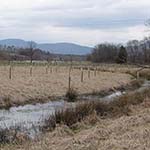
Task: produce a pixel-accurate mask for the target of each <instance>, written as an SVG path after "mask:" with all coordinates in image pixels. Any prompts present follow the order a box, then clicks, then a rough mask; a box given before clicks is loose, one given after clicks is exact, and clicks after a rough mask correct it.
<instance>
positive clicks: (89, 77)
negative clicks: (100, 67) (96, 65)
mask: <svg viewBox="0 0 150 150" xmlns="http://www.w3.org/2000/svg"><path fill="white" fill-rule="evenodd" d="M88 78H89V79H90V67H89V68H88Z"/></svg>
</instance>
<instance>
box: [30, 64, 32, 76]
mask: <svg viewBox="0 0 150 150" xmlns="http://www.w3.org/2000/svg"><path fill="white" fill-rule="evenodd" d="M30 76H32V65H31V66H30Z"/></svg>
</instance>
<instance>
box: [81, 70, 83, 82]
mask: <svg viewBox="0 0 150 150" xmlns="http://www.w3.org/2000/svg"><path fill="white" fill-rule="evenodd" d="M81 82H83V68H81Z"/></svg>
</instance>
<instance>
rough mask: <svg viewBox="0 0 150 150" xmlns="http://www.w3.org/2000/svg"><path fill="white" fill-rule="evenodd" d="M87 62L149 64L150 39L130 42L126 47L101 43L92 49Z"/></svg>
mask: <svg viewBox="0 0 150 150" xmlns="http://www.w3.org/2000/svg"><path fill="white" fill-rule="evenodd" d="M87 60H89V61H92V62H95V63H101V62H106V63H114V62H117V63H127V62H129V63H143V64H149V63H150V37H149V38H144V39H143V40H141V41H138V40H131V41H128V42H127V43H126V45H124V46H123V45H121V44H111V43H102V44H98V45H97V46H95V47H94V49H93V50H92V52H91V54H89V55H87Z"/></svg>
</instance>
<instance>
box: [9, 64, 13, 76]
mask: <svg viewBox="0 0 150 150" xmlns="http://www.w3.org/2000/svg"><path fill="white" fill-rule="evenodd" d="M11 78H12V68H11V65H10V67H9V79H11Z"/></svg>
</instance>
